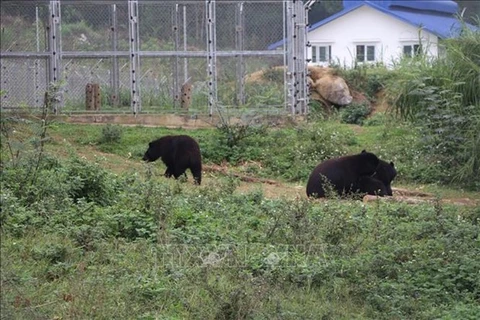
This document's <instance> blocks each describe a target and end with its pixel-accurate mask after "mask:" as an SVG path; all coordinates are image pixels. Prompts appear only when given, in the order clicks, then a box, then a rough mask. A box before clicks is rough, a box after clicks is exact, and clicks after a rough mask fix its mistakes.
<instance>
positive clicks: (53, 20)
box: [48, 0, 63, 114]
mask: <svg viewBox="0 0 480 320" xmlns="http://www.w3.org/2000/svg"><path fill="white" fill-rule="evenodd" d="M49 10H50V15H49V18H48V30H49V34H48V50H49V54H50V59H49V70H48V83H49V84H51V85H53V86H55V87H56V86H57V85H58V83H59V82H60V79H61V68H62V44H61V38H62V35H61V32H60V18H61V17H60V12H61V10H60V1H59V0H51V1H50V6H49ZM55 94H59V92H56V93H55ZM55 98H56V101H55V103H54V105H53V112H54V113H56V114H58V113H59V111H60V110H59V109H61V107H62V106H63V97H62V96H61V94H59V95H58V96H56V97H55Z"/></svg>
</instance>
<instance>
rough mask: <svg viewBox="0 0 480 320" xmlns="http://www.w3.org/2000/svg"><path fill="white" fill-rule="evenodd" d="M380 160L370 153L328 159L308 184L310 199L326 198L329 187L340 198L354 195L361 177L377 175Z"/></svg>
mask: <svg viewBox="0 0 480 320" xmlns="http://www.w3.org/2000/svg"><path fill="white" fill-rule="evenodd" d="M379 162H380V160H379V159H378V157H377V156H376V155H375V154H373V153H370V152H364V151H362V152H361V153H360V154H355V155H350V156H343V157H339V158H332V159H328V160H326V161H324V162H322V163H320V164H319V165H317V166H316V167H315V169H313V171H312V173H311V174H310V178H309V179H308V182H307V196H308V197H325V191H326V189H327V190H328V188H327V185H330V186H331V187H332V189H333V191H336V193H337V194H338V195H340V196H343V195H347V194H351V193H354V192H355V191H356V189H357V188H358V187H357V185H358V182H359V180H360V178H361V177H364V176H371V175H373V174H374V173H375V170H376V169H377V166H378V164H379Z"/></svg>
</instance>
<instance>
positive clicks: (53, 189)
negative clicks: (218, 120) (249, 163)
mask: <svg viewBox="0 0 480 320" xmlns="http://www.w3.org/2000/svg"><path fill="white" fill-rule="evenodd" d="M74 127H75V125H71V124H68V125H60V124H59V125H57V126H55V127H54V128H53V129H52V130H54V131H55V135H57V134H59V133H60V132H63V134H67V133H69V134H70V135H71V136H75V137H76V138H77V139H79V142H80V143H82V144H87V145H89V144H90V143H91V142H96V141H97V140H98V135H99V134H100V132H101V128H100V127H98V126H77V130H78V131H75V130H74ZM17 129H18V127H17ZM62 130H64V131H62ZM124 130H125V131H124V135H123V138H122V141H121V144H120V143H119V144H118V147H119V148H118V149H119V150H117V151H116V152H119V154H125V152H127V151H129V152H130V151H131V150H134V149H135V148H139V147H140V146H142V147H143V148H144V147H145V144H146V143H147V142H148V141H149V140H150V139H152V138H154V137H156V136H157V135H162V134H166V133H167V132H168V133H172V132H175V133H179V132H183V131H182V130H179V129H178V130H167V129H159V128H143V127H137V128H132V127H128V128H125V129H124ZM159 130H160V131H159ZM362 130H364V131H365V133H364V135H363V136H360V135H359V136H358V137H357V138H354V137H353V134H352V131H351V129H350V128H349V127H348V126H347V125H342V124H339V123H336V122H335V123H334V122H317V123H308V124H303V125H297V126H296V127H295V128H288V129H273V130H269V129H267V128H264V127H256V126H244V127H242V126H235V125H234V126H230V127H228V128H223V129H214V130H196V131H189V134H191V135H194V136H195V137H196V138H197V139H198V140H199V142H200V143H201V148H202V152H204V154H205V159H206V161H212V160H214V159H217V160H218V161H221V159H222V156H224V155H225V154H228V153H227V152H231V153H230V154H231V155H232V158H231V159H230V161H245V160H255V161H258V162H259V163H261V165H262V167H261V170H259V172H260V173H261V174H264V175H267V176H268V175H270V176H275V177H284V178H286V179H292V180H294V181H305V180H306V177H307V176H308V174H309V173H310V170H311V168H313V166H314V165H316V163H318V162H319V161H321V160H323V159H326V158H330V157H333V156H336V155H342V154H345V153H347V152H352V151H353V150H357V152H358V150H360V147H359V144H360V145H361V146H362V148H363V147H364V146H367V147H369V148H367V149H372V150H374V151H375V152H376V153H378V154H379V155H381V157H382V158H384V157H385V158H388V159H393V160H395V161H397V160H398V159H402V161H400V165H401V164H402V162H405V163H409V164H410V165H411V166H412V168H414V166H416V165H417V164H413V163H414V162H415V161H419V159H418V158H415V157H417V156H418V153H417V151H415V150H409V149H413V148H412V146H413V144H414V142H415V141H416V140H415V139H416V138H417V136H416V135H415V132H414V131H412V130H411V128H410V127H400V128H399V127H393V128H390V129H389V130H385V129H383V128H381V127H380V129H379V128H378V127H375V126H372V127H363V128H362ZM78 132H81V133H82V134H81V136H82V137H81V139H80V138H79V137H78V136H79V134H78ZM366 135H368V138H365V136H366ZM67 136H68V135H67ZM228 137H230V140H228ZM219 141H220V142H219ZM229 141H230V145H229V146H228V145H227V144H228V142H229ZM378 141H381V143H379V142H378ZM399 142H401V143H399ZM48 146H49V147H58V145H48ZM100 146H101V145H100ZM220 146H223V147H225V148H227V149H221V148H219V147H220ZM374 146H375V147H376V149H375V148H374ZM5 148H6V145H2V152H3V151H5V150H3V149H5ZM48 149H49V148H48ZM218 149H220V150H218ZM232 150H235V153H234V152H233V151H232ZM240 150H241V152H240ZM38 152H39V151H38V150H37V151H36V153H38ZM215 152H216V153H215ZM223 152H226V153H225V154H223ZM233 155H234V156H235V157H236V158H235V157H233ZM392 155H395V156H397V157H402V158H395V159H394V158H393V157H392ZM37 158H38V155H36V154H35V152H33V153H32V154H30V155H29V156H28V157H27V156H26V155H25V156H24V157H21V159H20V160H19V161H18V162H16V164H15V165H13V164H12V163H11V162H6V163H5V165H4V167H3V168H2V171H1V178H2V179H1V181H2V188H1V197H0V201H1V203H0V204H1V206H2V211H1V214H0V223H1V230H0V235H1V237H2V241H1V242H0V244H1V252H2V253H1V254H2V259H0V263H1V269H2V301H1V304H2V305H1V308H2V314H5V315H7V316H8V315H11V316H12V317H17V318H29V317H32V312H34V313H35V316H36V317H47V318H54V317H61V318H72V317H80V318H111V317H115V318H119V319H121V318H132V317H134V318H146V319H154V318H158V317H171V318H200V319H207V318H212V316H214V317H217V318H219V319H224V318H227V319H228V318H249V317H251V318H268V317H277V318H291V319H298V318H302V319H318V318H319V317H321V318H325V319H328V318H344V319H352V318H357V319H392V318H415V319H432V318H445V319H453V318H458V317H461V318H465V319H469V318H471V319H474V318H476V317H477V316H478V311H479V304H478V298H479V294H480V287H479V284H480V275H479V274H478V272H477V270H478V265H479V264H480V260H479V259H480V258H479V257H480V251H479V250H480V249H479V248H480V246H478V245H476V244H477V243H478V235H479V234H480V230H479V225H480V224H479V222H480V220H479V219H480V211H479V208H478V207H453V206H447V205H442V204H441V203H440V202H439V201H436V202H433V203H425V204H423V205H406V204H399V203H390V202H381V201H379V202H376V203H373V204H368V205H367V204H364V203H362V202H358V201H352V200H339V199H331V200H325V201H321V202H318V201H311V200H307V199H305V198H300V199H292V200H290V199H282V198H278V199H269V198H267V197H265V196H264V195H263V193H262V191H260V190H254V191H251V192H246V193H240V192H237V187H238V186H239V181H238V180H237V179H236V178H234V177H228V176H227V177H213V178H212V179H215V181H214V183H211V184H210V185H205V186H204V185H202V186H200V187H198V186H188V185H187V184H185V183H182V182H181V181H175V180H171V179H165V178H164V177H162V174H161V172H162V171H163V170H162V169H159V170H158V171H157V170H156V168H157V166H156V165H155V164H142V165H141V168H142V169H141V170H139V169H137V170H126V171H125V172H124V173H123V174H121V175H115V174H113V173H111V172H109V171H107V170H105V169H102V168H101V167H100V166H99V164H98V163H95V162H91V161H88V160H87V159H85V158H82V157H78V156H75V155H70V156H69V157H67V159H63V158H58V159H57V158H53V157H52V156H51V155H50V154H49V153H46V152H45V151H44V155H43V156H42V161H41V162H40V165H39V166H38V169H37V174H36V176H37V178H36V179H27V180H25V178H24V177H28V176H29V175H28V174H27V173H28V172H29V171H30V170H31V169H30V168H31V167H32V163H36V162H35V161H36V160H35V159H37ZM399 169H401V170H405V169H407V167H406V165H405V164H404V165H403V167H401V166H400V167H399ZM407 171H408V170H407ZM411 172H414V169H412V171H411ZM19 177H20V178H19ZM23 181H28V183H26V184H25V183H23ZM6 257H8V258H6ZM51 292H56V294H54V295H52V294H51ZM313 297H314V299H313ZM118 301H123V303H118ZM32 305H34V306H36V308H34V309H32V308H31V306H32ZM32 310H34V311H32ZM13 315H15V316H13Z"/></svg>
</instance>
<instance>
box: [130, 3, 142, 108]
mask: <svg viewBox="0 0 480 320" xmlns="http://www.w3.org/2000/svg"><path fill="white" fill-rule="evenodd" d="M128 15H129V17H130V23H129V25H128V26H129V28H128V31H129V34H130V94H131V106H132V112H133V114H134V115H137V114H138V113H139V112H140V111H141V102H140V90H139V88H140V87H139V86H138V79H139V77H137V73H138V72H140V56H139V54H138V51H139V38H140V34H139V29H138V1H137V0H129V1H128Z"/></svg>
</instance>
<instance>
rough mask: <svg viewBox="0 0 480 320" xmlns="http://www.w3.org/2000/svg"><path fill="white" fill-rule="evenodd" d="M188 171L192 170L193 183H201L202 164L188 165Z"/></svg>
mask: <svg viewBox="0 0 480 320" xmlns="http://www.w3.org/2000/svg"><path fill="white" fill-rule="evenodd" d="M190 171H191V172H192V175H193V179H194V180H195V183H196V184H198V185H200V184H202V166H201V165H199V164H197V165H193V166H190Z"/></svg>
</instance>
